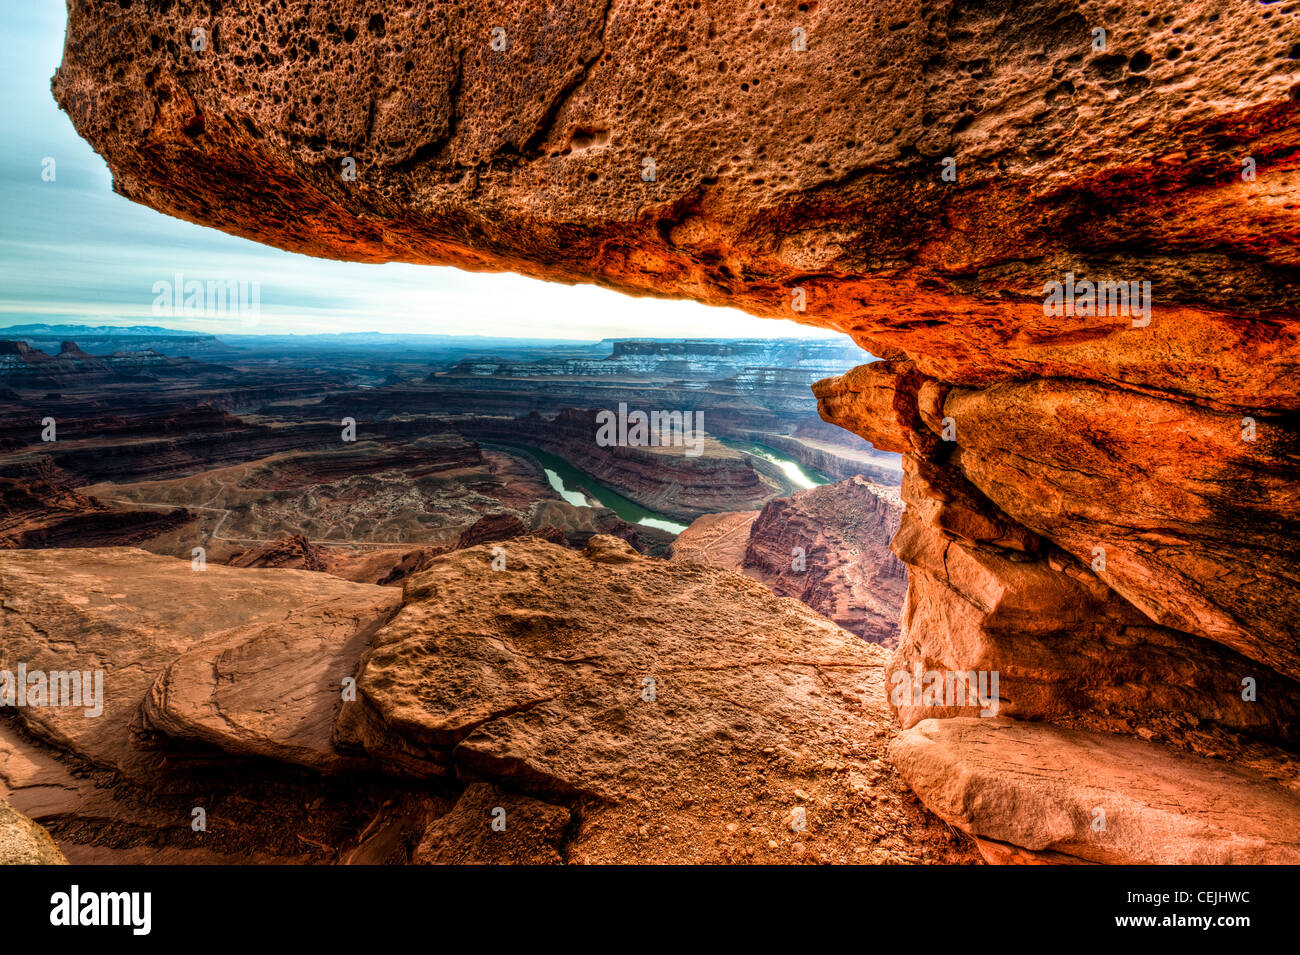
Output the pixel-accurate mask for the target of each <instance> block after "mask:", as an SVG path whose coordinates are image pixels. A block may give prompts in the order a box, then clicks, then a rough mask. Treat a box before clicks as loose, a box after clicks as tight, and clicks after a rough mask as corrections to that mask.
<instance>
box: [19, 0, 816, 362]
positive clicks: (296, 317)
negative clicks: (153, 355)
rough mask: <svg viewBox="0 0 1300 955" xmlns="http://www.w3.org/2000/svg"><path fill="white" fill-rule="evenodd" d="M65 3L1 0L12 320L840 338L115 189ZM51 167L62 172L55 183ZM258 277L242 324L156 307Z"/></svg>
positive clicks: (194, 327) (195, 327)
mask: <svg viewBox="0 0 1300 955" xmlns="http://www.w3.org/2000/svg"><path fill="white" fill-rule="evenodd" d="M64 21H65V13H64V5H63V3H61V2H57V0H29V2H20V0H5V2H4V3H3V4H0V78H2V79H3V81H4V85H3V89H4V93H3V95H0V131H2V133H0V327H4V326H9V325H22V324H27V323H33V322H36V323H49V324H86V325H161V326H165V327H169V328H178V329H184V330H187V331H202V332H208V333H212V334H221V333H222V332H225V333H227V334H259V333H268V334H269V333H275V334H285V333H297V334H321V333H331V332H349V331H372V332H373V331H377V332H402V333H407V334H434V335H436V334H447V335H486V336H492V337H528V338H562V339H580V340H593V341H594V340H598V339H602V338H613V337H627V338H631V337H653V338H672V337H682V338H706V337H718V338H724V337H725V338H774V337H806V338H821V337H835V336H834V333H829V332H826V331H823V330H820V329H812V328H808V327H806V326H802V325H797V324H795V323H794V322H787V321H777V320H772V319H759V318H755V317H753V316H750V315H747V314H745V313H743V312H740V311H737V310H734V309H724V308H713V307H709V306H705V305H700V304H698V303H695V302H682V301H664V300H659V299H649V298H632V297H629V296H625V295H620V294H619V293H617V292H612V291H609V290H608V289H601V288H596V287H595V286H568V285H560V284H557V283H552V282H542V281H538V280H536V279H529V278H524V277H523V276H520V275H514V274H510V273H503V274H484V273H470V272H462V271H460V270H459V269H454V268H446V267H438V266H427V265H405V264H397V263H389V264H385V265H365V264H360V263H349V262H334V261H330V260H325V259H315V258H312V257H310V256H305V255H299V254H296V253H291V252H283V251H281V250H278V249H272V248H270V247H268V246H263V245H259V244H258V243H256V242H251V241H249V240H247V239H240V238H236V237H235V236H230V235H226V234H225V233H223V232H219V231H217V230H215V229H208V228H204V227H202V226H197V225H194V224H192V223H188V222H182V221H181V220H179V219H173V218H170V217H168V216H165V215H163V214H161V213H158V212H155V211H154V210H152V209H149V208H147V207H145V206H141V205H137V204H135V203H133V202H130V201H129V200H127V199H124V198H122V197H121V196H118V195H116V194H115V193H114V192H113V191H112V177H111V175H110V174H109V171H108V167H107V165H106V164H105V163H104V161H103V160H102V159H101V158H100V157H99V156H98V154H96V153H95V152H94V150H92V149H91V148H90V146H89V145H88V144H87V143H85V142H84V141H83V140H82V139H81V138H80V137H78V136H77V134H76V132H75V130H74V129H73V127H72V123H71V122H70V121H69V120H68V118H67V116H66V115H65V114H64V113H63V112H62V111H61V110H60V109H59V108H58V106H57V104H56V103H55V102H54V98H53V96H52V95H51V93H50V78H51V77H52V76H53V75H54V71H55V69H56V68H57V67H58V64H59V61H60V60H61V59H62V54H63V30H64ZM49 160H53V181H47V180H46V178H45V177H46V175H48V173H47V170H48V169H49V168H50V163H49ZM178 273H179V274H180V275H181V276H182V277H183V283H187V282H190V281H195V280H197V281H199V282H204V283H206V282H207V281H226V280H232V279H235V280H242V281H245V282H247V283H249V284H248V286H247V288H248V289H249V291H250V293H251V289H252V287H253V284H252V283H256V287H257V291H258V304H259V308H258V309H257V310H256V313H255V314H253V313H252V312H251V311H250V312H248V313H246V314H245V315H244V316H243V317H241V316H240V315H238V314H236V313H235V312H234V311H233V310H231V311H230V312H227V313H226V314H219V313H214V310H209V311H208V312H207V313H206V314H205V315H204V316H186V315H185V314H184V312H183V311H181V312H179V313H166V314H164V315H162V316H161V317H160V316H159V315H158V314H157V312H156V311H155V303H156V299H157V295H156V290H155V283H157V282H159V281H168V282H170V283H171V284H172V285H174V284H175V279H174V276H175V275H177V274H178Z"/></svg>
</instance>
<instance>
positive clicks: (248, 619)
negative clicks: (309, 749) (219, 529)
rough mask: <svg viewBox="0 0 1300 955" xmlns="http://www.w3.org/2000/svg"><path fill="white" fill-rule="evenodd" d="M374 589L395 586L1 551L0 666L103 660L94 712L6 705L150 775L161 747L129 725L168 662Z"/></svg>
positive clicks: (134, 772)
mask: <svg viewBox="0 0 1300 955" xmlns="http://www.w3.org/2000/svg"><path fill="white" fill-rule="evenodd" d="M381 595H382V596H385V597H391V596H392V592H391V591H390V590H386V589H384V588H380V587H376V586H371V585H367V584H354V583H349V582H347V581H344V580H339V579H337V578H334V577H330V576H328V575H326V574H317V573H310V572H308V571H299V570H286V569H282V568H281V569H236V568H231V567H223V566H220V565H216V564H208V565H207V568H206V570H203V571H196V570H193V569H192V568H191V564H190V562H189V561H188V560H178V559H176V558H172V557H160V556H158V555H156V554H150V553H147V552H145V551H143V550H139V549H137V548H133V547H94V548H85V549H75V550H60V549H50V550H9V551H0V652H2V653H3V657H2V658H0V659H2V661H3V662H2V663H0V665H2V666H3V667H4V668H6V669H9V670H15V669H16V667H17V665H18V664H19V663H26V664H27V668H28V670H29V671H31V670H37V669H40V670H43V671H47V672H48V671H53V670H78V671H95V670H102V671H103V672H104V696H105V700H104V704H103V712H102V714H100V715H98V716H87V715H86V712H85V708H83V707H75V706H69V707H61V706H24V707H15V708H14V712H15V714H16V715H17V717H18V718H19V719H20V720H21V721H22V722H23V724H24V725H25V726H26V727H27V728H28V729H29V730H30V731H31V732H32V733H33V734H34V735H35V736H38V737H40V738H42V739H44V740H46V741H48V742H50V743H52V744H53V745H54V746H56V747H57V748H59V749H61V750H64V751H67V752H70V753H73V754H75V755H77V756H79V757H81V758H83V759H85V760H88V761H89V762H91V763H93V764H95V765H98V766H104V767H112V768H116V769H119V770H121V771H123V772H125V773H127V774H128V775H130V776H133V777H136V778H142V777H143V778H153V777H155V775H156V771H157V765H158V760H159V756H158V754H157V753H152V752H148V751H143V750H141V749H139V748H138V747H137V746H136V745H135V744H134V742H133V732H132V724H133V723H134V722H135V721H136V719H137V714H138V712H139V708H140V703H141V701H142V700H143V699H144V696H145V694H146V693H147V692H148V691H149V689H150V686H151V684H152V683H153V681H154V680H155V679H156V678H157V677H158V675H159V674H161V673H162V672H163V671H164V670H165V669H166V668H167V667H168V666H169V665H170V664H171V663H172V661H174V660H175V659H176V658H177V657H179V656H181V654H183V653H185V652H186V651H187V650H191V649H193V648H194V647H195V646H196V645H197V644H199V643H200V642H202V641H203V640H205V639H208V638H211V637H214V636H216V635H218V634H220V633H221V632H222V631H226V630H230V629H231V628H235V627H243V626H247V625H250V624H269V623H273V622H280V621H284V620H286V618H288V617H289V616H290V615H291V614H293V613H294V612H295V611H301V610H303V609H304V608H306V607H310V606H313V605H318V604H329V603H330V602H331V601H335V600H340V599H342V600H345V601H353V602H354V603H355V605H356V606H358V607H360V606H364V605H366V604H367V601H374V600H375V599H376V598H377V597H379V596H381ZM291 682H293V681H291ZM279 689H281V690H282V689H283V687H280V688H279ZM268 692H270V691H268ZM234 695H235V696H237V695H238V694H237V693H236V694H234ZM226 699H227V697H223V701H224V700H226Z"/></svg>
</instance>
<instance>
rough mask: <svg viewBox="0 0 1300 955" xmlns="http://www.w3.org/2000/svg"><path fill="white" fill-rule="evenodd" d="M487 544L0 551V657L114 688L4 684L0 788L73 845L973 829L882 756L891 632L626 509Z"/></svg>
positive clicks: (134, 852) (532, 853)
mask: <svg viewBox="0 0 1300 955" xmlns="http://www.w3.org/2000/svg"><path fill="white" fill-rule="evenodd" d="M503 553H504V566H502V567H501V569H494V567H493V562H494V558H495V557H496V556H497V555H496V554H495V553H494V550H493V547H492V545H479V546H473V547H470V548H468V549H465V550H460V551H456V552H454V553H451V554H448V555H445V556H442V557H438V558H435V559H434V560H433V561H432V562H431V563H430V565H429V566H428V567H427V568H426V569H425V570H422V571H420V572H417V573H415V574H414V575H412V576H411V577H409V578H408V579H407V580H406V581H405V584H404V586H403V588H402V589H400V590H398V589H396V588H391V587H376V586H370V585H364V584H356V583H350V582H346V581H342V580H338V579H337V578H333V577H331V576H329V575H326V574H321V573H311V572H304V571H299V570H290V569H283V568H280V569H236V568H226V567H220V566H209V567H208V568H207V570H205V571H202V572H200V571H196V570H194V569H193V568H192V567H191V565H190V564H189V563H188V562H185V561H180V560H175V559H170V558H165V557H159V556H156V555H152V554H148V553H146V552H144V551H140V550H136V549H131V548H85V549H77V550H56V549H50V550H34V551H31V550H27V551H6V552H3V553H2V554H0V598H2V599H0V614H2V615H3V618H2V619H3V624H4V632H5V649H6V655H5V660H6V665H7V666H8V665H11V664H12V663H13V661H15V660H23V661H25V662H26V663H27V665H28V667H29V668H30V669H33V670H35V669H41V668H43V669H47V670H53V669H58V668H65V667H67V666H69V665H71V664H70V661H75V665H76V666H77V667H79V668H82V669H102V670H103V671H104V680H105V686H106V688H107V693H106V702H105V705H104V710H103V714H102V716H98V717H88V716H86V715H85V713H84V712H83V711H82V710H81V709H78V708H75V707H31V706H29V707H16V708H12V709H9V710H8V711H7V713H6V717H7V718H6V720H5V722H4V724H3V736H0V744H2V745H3V746H4V748H5V754H4V755H5V758H4V761H3V766H4V772H3V782H4V788H5V793H4V798H5V799H6V800H7V801H8V802H9V803H10V804H11V805H12V806H13V807H15V808H16V809H18V810H19V811H21V812H25V813H26V814H28V815H29V816H31V817H32V818H33V819H35V820H37V821H38V822H40V823H41V824H43V825H44V826H46V827H47V828H48V829H49V830H50V832H51V833H52V834H53V835H54V838H55V840H56V841H57V843H58V845H59V847H60V849H61V850H62V851H63V853H64V854H65V855H66V856H67V857H68V858H69V859H71V860H72V861H154V862H162V861H186V862H203V861H262V862H266V861H309V862H349V861H351V862H358V861H416V862H445V861H533V862H560V861H567V862H613V861H618V862H630V861H702V862H723V861H735V862H739V861H754V862H796V861H802V862H935V861H971V860H973V859H974V858H976V856H975V854H974V849H973V847H972V845H971V843H970V842H969V841H967V840H965V839H964V838H961V837H958V836H957V835H956V834H955V833H954V832H953V831H952V830H951V829H949V828H948V827H946V826H945V825H943V824H942V823H940V822H938V821H937V820H935V819H934V818H933V817H932V816H929V815H928V814H927V813H925V812H924V811H923V810H922V809H921V808H920V806H919V804H918V803H916V801H915V800H914V799H913V798H912V797H910V796H909V794H908V793H907V791H906V789H905V788H904V787H903V785H902V783H901V781H900V779H899V776H898V774H897V773H896V772H895V770H894V769H893V768H892V767H891V765H890V764H889V762H888V760H887V748H888V744H889V739H890V737H891V736H892V733H893V731H894V721H893V717H892V714H891V713H890V712H889V711H888V709H887V708H886V707H885V706H884V705H883V702H882V687H883V684H882V681H883V675H884V655H883V653H882V652H881V651H880V650H879V649H878V648H876V647H874V646H872V645H870V644H867V643H864V642H862V641H861V640H859V639H857V638H855V637H853V636H852V635H850V634H847V633H845V632H844V631H842V630H840V629H839V628H837V627H835V626H834V625H833V624H831V623H830V622H828V621H826V620H824V619H823V618H820V617H818V616H817V615H816V614H813V613H812V612H810V611H809V610H807V609H806V608H804V607H803V606H802V605H800V604H798V603H796V602H794V601H791V600H785V599H781V598H778V597H775V596H773V595H772V594H771V593H770V592H769V591H768V590H767V589H766V588H764V587H762V586H761V585H759V584H757V583H755V582H753V581H751V580H749V579H748V578H746V577H743V576H741V575H738V574H735V573H732V572H730V571H726V570H720V569H714V568H708V567H704V566H700V565H685V564H679V563H672V562H667V561H663V560H659V559H656V558H652V557H646V556H643V555H640V554H637V553H636V552H635V551H634V550H632V549H631V548H630V547H629V546H628V545H627V544H626V543H625V542H623V541H621V540H619V539H616V538H611V537H601V536H597V537H594V538H592V539H591V541H590V542H589V543H588V545H587V548H586V550H585V551H584V552H582V553H579V552H576V551H573V550H571V549H568V548H564V547H560V546H556V545H554V544H550V543H547V542H545V541H542V540H540V539H537V538H532V537H522V538H515V539H513V540H508V541H506V542H505V544H504V552H503ZM353 678H354V679H355V680H356V684H355V695H354V696H353V695H350V694H346V693H345V692H344V686H345V683H346V681H348V680H349V679H353ZM498 807H499V808H501V809H504V811H505V820H506V824H505V830H504V832H498V831H496V830H494V829H493V828H492V821H493V818H494V816H493V813H494V812H495V811H496V810H497V809H498ZM195 808H204V809H205V811H206V825H207V828H206V830H205V831H195V830H193V829H192V828H191V822H192V813H193V810H194V809H195ZM498 837H499V838H498Z"/></svg>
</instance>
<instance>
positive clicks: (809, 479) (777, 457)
mask: <svg viewBox="0 0 1300 955" xmlns="http://www.w3.org/2000/svg"><path fill="white" fill-rule="evenodd" d="M721 440H722V443H723V444H725V445H727V446H728V447H730V448H734V449H735V450H737V451H741V452H743V453H745V454H750V455H753V456H754V457H757V458H762V459H763V460H765V461H770V462H771V463H773V464H775V465H776V466H777V467H779V468H780V469H781V471H782V472H783V473H784V474H785V476H786V480H788V481H789V482H790V483H791V484H792V485H794V486H795V487H797V488H799V489H801V490H802V489H806V488H812V487H819V486H821V485H823V484H829V483H830V479H829V478H827V477H825V476H824V475H821V474H819V473H817V472H816V471H813V470H812V469H810V468H805V467H804V466H803V465H801V464H799V462H797V461H795V460H793V459H792V458H790V457H787V456H786V455H784V454H782V453H781V452H780V451H776V450H773V449H772V448H769V447H767V446H766V445H762V444H755V443H753V442H749V441H740V440H736V439H732V438H723V439H721ZM485 443H488V442H485ZM490 443H491V444H494V445H499V446H500V447H501V448H502V449H503V450H508V451H516V452H519V451H522V452H525V453H527V454H528V455H529V456H530V457H532V458H533V459H534V460H536V461H537V463H538V464H540V465H541V466H542V470H543V471H545V472H546V480H547V481H548V482H549V483H550V485H551V488H552V489H553V490H554V491H555V492H556V493H557V494H559V495H560V497H562V498H564V500H566V501H568V502H569V503H570V504H572V505H574V506H575V507H607V508H609V509H610V510H611V511H613V512H614V513H615V514H617V515H618V516H619V517H621V518H622V519H623V520H625V521H627V522H628V523H629V524H642V525H644V526H646V527H657V528H658V529H659V530H663V531H668V533H670V534H680V533H681V532H682V531H684V530H686V527H687V525H686V524H682V523H679V522H678V521H674V520H670V519H669V518H667V517H665V516H664V515H662V514H658V513H656V512H654V511H651V510H649V509H647V508H644V507H642V506H641V505H640V504H638V503H636V502H635V501H632V500H629V499H628V498H626V497H624V496H623V495H622V494H619V493H618V492H617V491H614V490H612V489H610V488H608V487H606V486H605V485H603V484H601V483H599V482H598V481H596V480H594V479H593V478H591V477H589V476H588V475H586V474H584V473H583V472H582V471H579V470H578V469H577V468H575V467H574V466H573V465H572V464H570V463H569V462H568V461H566V460H564V458H561V457H558V456H556V455H554V454H551V453H550V452H549V451H543V450H541V449H540V448H534V447H532V446H530V445H525V444H515V443H513V442H506V441H492V442H490Z"/></svg>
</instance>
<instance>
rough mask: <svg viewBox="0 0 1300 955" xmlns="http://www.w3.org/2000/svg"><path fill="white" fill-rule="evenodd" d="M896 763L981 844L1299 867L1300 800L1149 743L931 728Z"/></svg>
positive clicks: (989, 724) (916, 735)
mask: <svg viewBox="0 0 1300 955" xmlns="http://www.w3.org/2000/svg"><path fill="white" fill-rule="evenodd" d="M890 757H891V759H892V760H893V762H894V765H895V766H896V767H897V768H898V770H899V772H900V773H901V774H902V777H903V779H904V781H905V782H907V784H908V785H909V786H911V787H912V789H913V790H914V791H915V792H916V794H917V795H918V796H920V797H921V800H922V801H923V802H924V803H925V805H926V806H927V807H928V808H930V809H931V810H932V811H934V812H935V813H936V814H938V815H939V816H941V817H942V818H943V819H945V820H946V821H947V822H949V823H951V824H952V825H954V826H956V827H957V828H959V829H961V830H962V831H964V832H967V833H969V834H971V835H973V836H977V837H979V838H981V839H988V840H996V841H997V842H1001V843H1006V844H1008V845H1009V846H1012V847H1019V848H1022V849H1027V850H1031V851H1033V852H1045V851H1046V852H1053V853H1056V852H1059V853H1064V854H1066V855H1070V856H1075V857H1077V858H1080V859H1085V860H1087V861H1091V862H1105V863H1114V864H1147V863H1149V864H1158V865H1242V864H1296V863H1300V796H1297V795H1296V794H1295V793H1293V792H1290V791H1288V790H1286V789H1284V788H1282V787H1281V786H1279V785H1277V784H1276V783H1274V782H1271V781H1269V780H1267V779H1265V778H1264V777H1262V776H1260V775H1258V774H1256V773H1254V772H1251V771H1249V770H1245V769H1241V768H1239V767H1235V766H1232V765H1230V764H1228V763H1224V762H1220V761H1217V760H1210V759H1204V758H1201V757H1197V756H1190V755H1184V754H1181V753H1176V752H1174V751H1172V750H1169V749H1166V748H1164V747H1161V746H1158V745H1155V744H1152V743H1147V742H1143V741H1142V740H1137V739H1132V738H1129V737H1122V736H1110V735H1106V734H1101V733H1089V732H1084V731H1081V730H1070V729H1062V728H1060V727H1056V726H1052V725H1049V724H1046V723H1024V722H1014V721H1011V720H1006V719H977V718H960V719H948V720H935V719H928V720H923V721H922V722H920V723H918V724H917V725H916V726H914V727H912V728H911V729H909V730H907V731H905V732H904V733H903V734H902V735H900V736H899V737H898V738H897V739H896V740H895V741H894V743H893V744H892V746H891V747H890Z"/></svg>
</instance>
